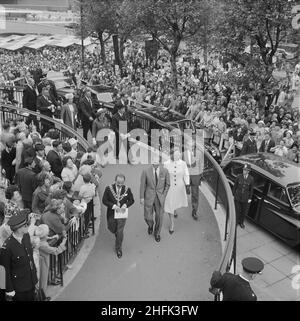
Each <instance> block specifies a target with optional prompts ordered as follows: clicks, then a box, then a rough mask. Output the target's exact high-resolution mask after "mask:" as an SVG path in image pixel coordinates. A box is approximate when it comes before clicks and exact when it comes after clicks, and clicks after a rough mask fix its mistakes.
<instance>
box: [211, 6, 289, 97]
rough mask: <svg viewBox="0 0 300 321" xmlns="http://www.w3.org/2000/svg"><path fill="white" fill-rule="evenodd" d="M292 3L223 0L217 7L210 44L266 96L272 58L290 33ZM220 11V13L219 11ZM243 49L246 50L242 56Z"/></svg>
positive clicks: (270, 77)
mask: <svg viewBox="0 0 300 321" xmlns="http://www.w3.org/2000/svg"><path fill="white" fill-rule="evenodd" d="M294 4H295V1H294V0H291V1H287V0H223V1H222V2H220V4H219V6H220V7H219V12H222V13H221V14H220V15H219V16H218V20H217V26H216V29H215V34H214V40H215V42H216V44H217V49H218V51H219V52H220V53H221V54H222V55H223V57H225V58H226V59H228V60H230V61H231V62H233V63H234V64H237V65H240V66H242V68H243V69H244V74H245V75H247V78H248V80H247V81H250V82H251V81H252V82H255V83H258V84H259V85H260V87H261V88H262V89H263V90H264V91H265V92H267V91H268V90H269V87H270V84H272V81H273V79H272V74H273V70H274V56H275V54H276V51H277V49H278V47H279V45H280V43H281V42H282V41H283V40H284V39H285V38H286V37H287V36H288V35H289V33H290V32H291V21H292V11H291V9H292V7H293V5H294ZM220 8H221V10H220ZM247 45H250V50H248V51H247V52H245V48H246V47H247Z"/></svg>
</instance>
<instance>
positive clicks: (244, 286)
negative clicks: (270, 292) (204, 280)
mask: <svg viewBox="0 0 300 321" xmlns="http://www.w3.org/2000/svg"><path fill="white" fill-rule="evenodd" d="M242 266H243V271H242V272H241V274H239V275H235V274H232V273H224V274H223V275H222V274H221V273H220V272H219V271H214V273H213V275H212V278H211V280H210V285H211V286H212V288H217V289H220V290H221V292H222V295H223V301H257V296H256V295H255V293H254V292H253V290H252V289H251V286H250V283H249V282H250V281H251V280H253V279H254V278H255V277H256V275H257V274H261V271H262V270H263V268H264V264H263V262H262V261H261V260H259V259H257V258H255V257H247V258H245V259H243V260H242Z"/></svg>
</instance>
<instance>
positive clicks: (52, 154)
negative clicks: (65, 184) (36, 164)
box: [46, 140, 63, 178]
mask: <svg viewBox="0 0 300 321" xmlns="http://www.w3.org/2000/svg"><path fill="white" fill-rule="evenodd" d="M52 146H53V149H52V150H50V151H49V152H48V154H47V157H46V159H47V161H48V162H49V164H50V166H51V171H52V172H53V174H54V175H55V176H56V177H59V178H61V171H62V170H63V164H62V159H61V153H62V142H61V141H59V140H55V141H54V142H53V143H52Z"/></svg>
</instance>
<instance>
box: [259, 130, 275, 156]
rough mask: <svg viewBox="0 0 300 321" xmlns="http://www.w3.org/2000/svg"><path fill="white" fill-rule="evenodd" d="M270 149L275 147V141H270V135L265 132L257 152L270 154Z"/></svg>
mask: <svg viewBox="0 0 300 321" xmlns="http://www.w3.org/2000/svg"><path fill="white" fill-rule="evenodd" d="M272 147H275V141H274V140H273V139H271V135H270V133H268V132H266V133H265V139H264V140H263V141H262V143H261V145H260V148H259V151H260V152H261V153H272V152H271V151H270V149H271V148H272Z"/></svg>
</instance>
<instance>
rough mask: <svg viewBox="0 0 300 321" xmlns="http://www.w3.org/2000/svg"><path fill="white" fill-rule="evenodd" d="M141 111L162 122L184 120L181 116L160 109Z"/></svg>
mask: <svg viewBox="0 0 300 321" xmlns="http://www.w3.org/2000/svg"><path fill="white" fill-rule="evenodd" d="M141 111H143V112H144V113H147V114H149V115H150V116H152V117H154V118H156V119H158V120H160V121H163V122H167V123H170V122H176V121H179V120H183V119H185V118H184V116H183V115H181V114H179V113H177V112H176V111H173V110H168V109H167V108H161V107H151V108H142V109H141Z"/></svg>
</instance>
